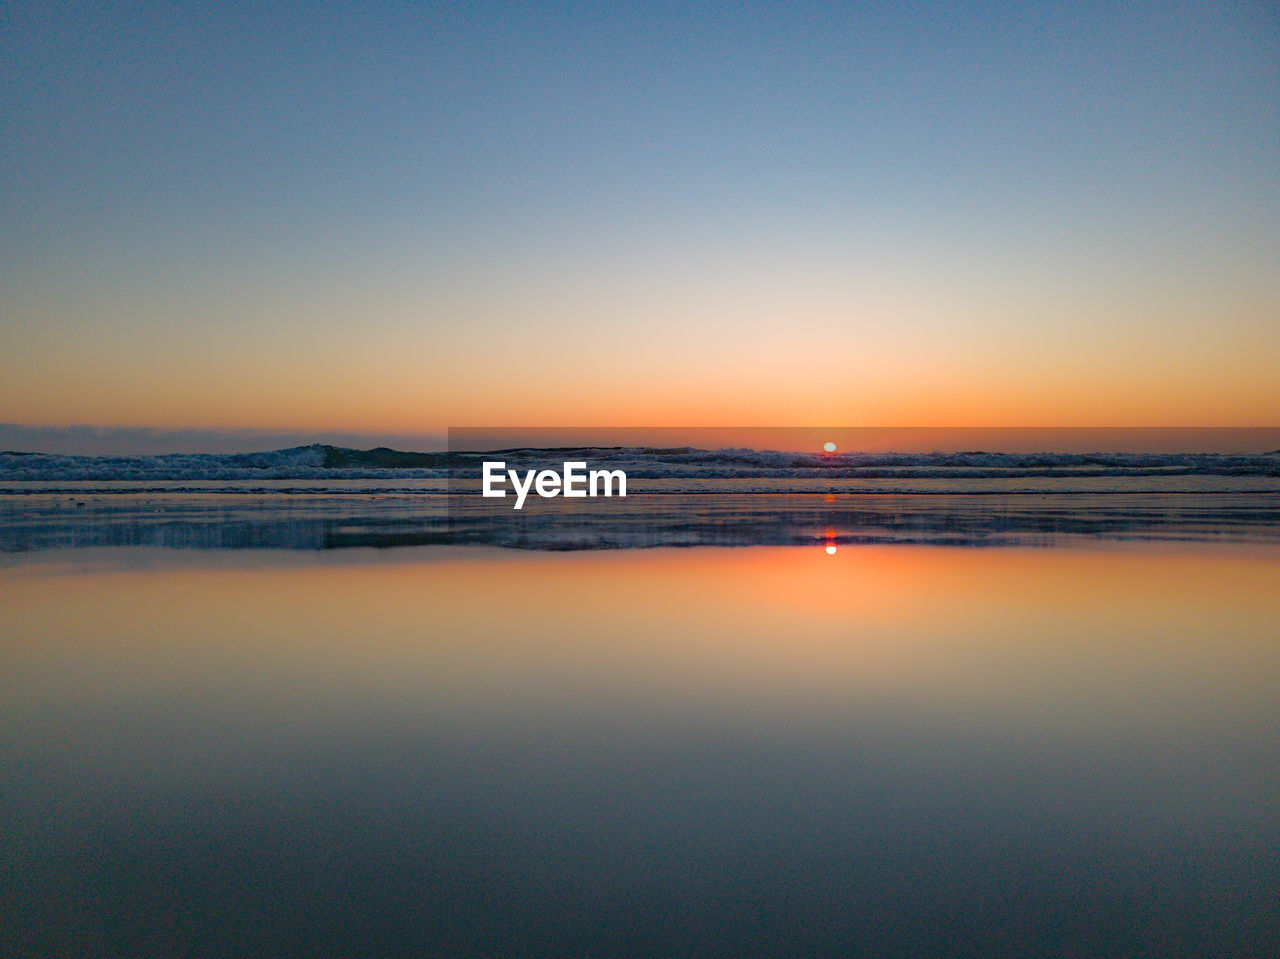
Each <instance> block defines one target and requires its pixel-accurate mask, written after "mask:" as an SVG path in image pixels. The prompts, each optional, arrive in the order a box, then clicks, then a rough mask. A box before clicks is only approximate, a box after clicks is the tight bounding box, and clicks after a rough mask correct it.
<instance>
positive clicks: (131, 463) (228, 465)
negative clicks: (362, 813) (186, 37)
mask: <svg viewBox="0 0 1280 959" xmlns="http://www.w3.org/2000/svg"><path fill="white" fill-rule="evenodd" d="M487 459H502V460H504V461H505V462H506V463H507V465H508V467H509V468H521V469H529V468H534V467H538V468H555V469H559V468H560V466H561V465H562V463H563V462H564V461H566V460H580V461H585V462H587V463H589V464H590V466H591V468H607V469H621V470H624V471H625V472H626V473H627V476H628V478H630V479H635V480H640V479H689V480H694V479H762V480H764V479H826V480H832V481H851V480H895V479H897V480H923V479H939V480H945V479H1018V478H1038V477H1051V478H1053V477H1056V478H1106V477H1115V478H1121V477H1138V476H1169V477H1177V476H1255V477H1280V451H1278V452H1273V453H1265V454H1242V453H1052V452H1042V453H996V452H987V451H982V450H971V451H964V452H935V453H858V452H851V453H840V454H835V453H832V454H815V453H787V452H778V451H772V450H753V449H741V448H730V449H720V450H704V449H696V448H693V447H677V448H666V449H650V448H644V447H578V448H569V449H508V450H496V451H486V452H458V453H409V452H401V451H398V450H389V449H376V450H350V449H344V448H342V447H333V446H326V445H323V444H315V445H312V446H299V447H292V448H290V449H283V450H273V451H270V452H261V453H236V454H169V455H158V456H63V455H54V454H47V453H15V452H5V453H0V481H7V482H23V481H41V482H51V481H55V482H56V481H68V482H72V481H75V482H82V481H103V482H106V481H165V480H205V481H215V480H231V481H244V480H359V479H365V480H388V481H390V480H407V479H445V478H448V477H449V475H450V473H451V472H452V474H453V475H454V476H470V477H475V476H477V475H478V473H479V469H480V463H481V462H482V461H483V460H487Z"/></svg>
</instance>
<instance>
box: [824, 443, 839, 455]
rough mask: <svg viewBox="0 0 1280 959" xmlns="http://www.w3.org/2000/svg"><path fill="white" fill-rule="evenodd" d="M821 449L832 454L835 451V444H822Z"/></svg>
mask: <svg viewBox="0 0 1280 959" xmlns="http://www.w3.org/2000/svg"><path fill="white" fill-rule="evenodd" d="M822 448H823V449H824V450H826V451H827V452H828V453H834V452H835V451H836V444H835V443H823V444H822Z"/></svg>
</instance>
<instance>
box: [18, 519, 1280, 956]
mask: <svg viewBox="0 0 1280 959" xmlns="http://www.w3.org/2000/svg"><path fill="white" fill-rule="evenodd" d="M824 543H825V540H823V539H821V538H819V539H817V540H815V542H814V545H812V546H808V547H795V546H791V547H773V546H753V547H748V548H735V549H730V548H718V547H704V548H697V549H666V548H660V549H646V550H635V549H631V550H612V551H606V552H599V551H590V552H542V551H529V550H509V549H500V548H495V547H491V546H456V545H455V546H428V547H412V548H401V549H389V550H371V549H358V548H353V549H345V550H318V551H294V550H268V551H264V550H253V549H245V550H203V551H202V550H174V549H162V548H153V547H127V548H100V547H93V548H85V549H51V550H38V551H28V552H23V553H10V554H9V557H8V560H7V562H6V565H5V567H4V568H3V569H0V609H2V610H3V611H4V619H3V627H2V630H0V637H2V639H3V642H2V645H0V704H2V705H0V728H2V729H3V736H0V762H3V767H4V768H5V769H6V770H8V771H9V773H8V774H7V775H6V776H5V777H4V778H3V781H2V782H0V808H3V809H4V817H5V828H4V830H3V836H4V838H3V845H2V846H0V899H3V901H4V902H5V903H6V908H5V909H4V910H3V915H4V918H3V919H2V920H0V922H2V923H3V927H2V928H3V937H2V939H0V944H3V946H4V948H3V951H4V952H5V953H6V954H18V955H22V954H30V955H87V954H113V955H144V954H145V955H155V954H172V955H229V954H264V953H277V954H278V953H285V954H306V955H335V954H360V953H364V954H377V955H383V954H416V955H421V954H439V955H467V954H477V955H479V954H485V955H653V956H673V955H739V954H741V955H750V954H756V955H779V954H810V955H830V954H857V953H859V952H867V953H871V954H889V955H896V954H901V955H921V954H949V955H975V956H978V955H982V956H991V955H1009V956H1023V955H1099V956H1102V955H1108V956H1110V955H1129V956H1141V955H1151V956H1157V955H1158V956H1169V955H1188V956H1190V955H1227V956H1230V955H1240V956H1245V955H1261V954H1265V953H1266V951H1267V949H1268V948H1269V947H1270V945H1271V944H1273V943H1274V942H1275V941H1276V937H1277V934H1278V933H1280V926H1277V921H1276V919H1275V917H1274V908H1273V907H1274V903H1275V902H1276V901H1278V900H1280V866H1278V865H1277V864H1278V863H1280V762H1278V761H1277V758H1278V757H1277V746H1276V743H1277V742H1280V687H1277V685H1276V683H1275V677H1276V676H1277V675H1280V640H1278V638H1277V633H1276V628H1275V623H1276V622H1277V621H1278V614H1280V548H1277V547H1276V546H1275V545H1274V544H1269V543H1262V544H1256V543H1255V544H1249V543H1238V542H1237V543H1230V544H1222V543H1209V542H1200V543H1155V542H1145V543H1119V542H1114V541H1111V540H1102V541H1096V540H1095V541H1091V545H1089V546H1088V547H1087V548H1080V547H1078V546H1074V547H1063V546H1061V545H1055V546H1052V547H1048V548H1008V547H1006V548H995V549H983V550H974V549H971V548H953V547H946V546H937V545H929V546H925V545H904V544H867V543H862V544H857V545H850V544H848V543H845V542H841V543H840V544H839V545H838V546H837V547H836V551H835V552H834V553H828V552H827V550H826V548H825V547H824Z"/></svg>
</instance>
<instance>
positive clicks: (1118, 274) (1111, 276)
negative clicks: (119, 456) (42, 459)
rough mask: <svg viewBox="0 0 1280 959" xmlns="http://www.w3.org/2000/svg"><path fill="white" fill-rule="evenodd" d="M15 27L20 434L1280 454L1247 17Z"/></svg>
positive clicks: (354, 7) (111, 16)
mask: <svg viewBox="0 0 1280 959" xmlns="http://www.w3.org/2000/svg"><path fill="white" fill-rule="evenodd" d="M0 17H2V18H3V19H2V20H0V31H2V34H3V47H2V51H3V52H2V54H0V56H2V57H3V61H4V63H5V75H6V81H5V83H4V84H3V87H2V89H0V139H2V142H3V145H4V146H3V149H2V150H0V177H2V178H3V183H4V191H3V200H0V424H8V425H9V426H8V428H9V430H10V433H11V434H12V433H14V431H15V430H16V431H18V432H19V433H20V432H21V431H22V430H26V431H28V432H27V433H26V434H24V435H27V436H28V437H36V438H37V439H38V438H39V437H40V436H41V435H50V436H51V435H54V433H55V432H56V431H61V433H60V434H58V435H62V436H64V437H66V436H71V435H73V434H74V430H75V429H78V430H80V431H81V432H82V433H85V434H86V435H87V434H93V435H96V436H99V437H102V436H115V437H117V439H119V441H120V442H121V443H124V444H125V445H126V446H127V445H128V442H130V441H129V440H128V439H127V438H128V437H129V436H133V437H139V436H148V437H151V439H152V440H155V438H156V437H164V436H175V437H176V436H179V435H181V436H187V437H190V436H197V437H206V438H207V442H208V443H209V444H212V445H213V446H217V448H219V449H222V448H225V447H226V446H227V445H228V444H229V445H232V446H234V445H236V444H237V443H238V442H240V440H238V439H237V437H239V438H244V437H246V436H250V437H253V436H256V437H259V438H262V437H265V436H268V435H270V436H285V435H287V436H289V437H304V438H305V437H308V436H314V437H315V438H317V439H324V438H327V437H332V436H343V437H348V438H350V437H357V438H359V437H375V436H377V437H387V436H392V437H398V438H402V439H404V442H405V444H406V445H412V439H411V438H412V437H420V438H426V437H436V438H438V437H440V436H443V435H444V434H445V431H446V430H447V429H448V428H449V427H450V426H477V425H485V424H490V425H504V424H510V425H544V426H550V425H607V424H615V425H649V426H654V425H685V426H691V425H704V426H712V425H740V424H753V425H758V426H777V425H791V424H797V423H800V424H812V425H815V426H823V425H830V426H837V425H838V426H845V427H856V426H931V427H933V426H1077V427H1105V426H1231V427H1242V426H1267V427H1275V426H1278V425H1280V390H1277V389H1276V388H1275V383H1276V382H1277V381H1280V110H1277V108H1276V104H1277V103H1280V12H1278V8H1277V7H1276V6H1275V5H1274V4H1271V3H1261V2H1259V3H1236V4H1206V3H1187V4H1182V3H1171V2H1161V3H1141V2H1138V3H1124V4H1119V3H1116V4H1111V3H1089V2H1083V3H1077V4H1060V3H955V4H937V3H912V2H898V3H885V4H877V3H862V4H854V3H801V2H797V3H770V4H765V3H753V2H738V3H712V4H698V3H663V2H652V3H631V4H627V3H607V4H606V3H557V2H540V3H492V4H477V3H451V2H441V3H430V4H409V3H368V4H352V3H316V4H305V5H284V4H195V3H184V2H181V0H178V2H169V3H154V4H152V3H111V4H103V3H94V4H88V3H74V2H72V3H59V4H53V3H36V4H30V3H24V2H21V0H18V2H14V3H11V4H7V5H6V7H5V10H4V13H3V14H0ZM72 428H74V429H72ZM41 430H44V431H46V433H45V434H41V433H40V432H39V431H41ZM68 430H71V432H68ZM33 431H34V432H33ZM130 431H131V432H130ZM120 438H123V439H120ZM423 442H426V440H425V439H424V440H423ZM73 445H74V444H73ZM248 445H256V444H254V443H248ZM113 451H114V450H113ZM147 451H151V450H150V449H148V450H147Z"/></svg>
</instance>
